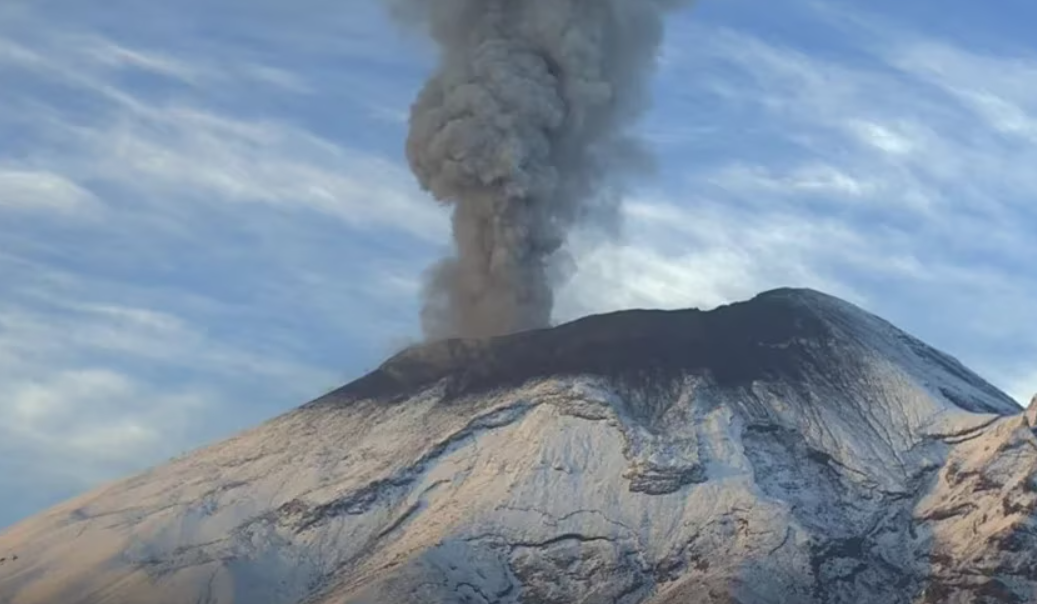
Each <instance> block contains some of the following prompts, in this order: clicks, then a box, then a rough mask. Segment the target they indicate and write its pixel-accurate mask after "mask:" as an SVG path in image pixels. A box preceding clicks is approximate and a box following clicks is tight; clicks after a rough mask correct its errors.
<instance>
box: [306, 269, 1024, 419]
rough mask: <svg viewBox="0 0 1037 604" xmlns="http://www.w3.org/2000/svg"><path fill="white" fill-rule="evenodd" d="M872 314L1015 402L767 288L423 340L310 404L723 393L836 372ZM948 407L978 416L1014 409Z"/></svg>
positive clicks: (841, 310) (813, 296) (833, 309)
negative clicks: (579, 391) (512, 330)
mask: <svg viewBox="0 0 1037 604" xmlns="http://www.w3.org/2000/svg"><path fill="white" fill-rule="evenodd" d="M868 320H871V321H878V322H880V323H881V324H884V325H886V326H888V327H890V328H893V329H894V330H895V333H896V334H898V336H899V337H900V339H901V340H902V342H903V343H904V344H905V345H908V346H909V348H910V350H911V354H912V355H915V356H918V357H920V358H924V359H925V360H926V361H927V362H928V363H931V364H935V365H938V366H940V367H942V368H943V369H944V370H949V371H948V373H950V374H952V375H953V377H954V378H956V379H960V380H964V381H966V382H968V383H969V384H970V385H972V386H973V387H975V388H977V389H978V390H980V391H982V392H984V393H985V394H986V395H988V396H990V397H992V398H994V399H1000V400H1001V401H1002V402H1005V403H1007V404H1008V405H1011V406H1013V407H1014V406H1017V405H1016V403H1015V402H1014V401H1013V400H1012V399H1011V398H1010V397H1008V396H1007V395H1006V394H1004V393H1003V392H1001V391H1000V390H998V389H997V388H995V387H994V386H992V385H990V384H989V383H987V382H986V381H984V380H983V379H982V378H980V377H979V376H977V375H976V374H974V373H973V372H971V371H969V370H968V369H966V368H965V367H964V366H963V365H961V364H960V363H959V362H958V361H957V360H956V359H954V358H953V357H950V356H949V355H946V354H944V353H942V352H940V351H938V350H936V349H933V348H931V347H929V346H928V345H926V344H924V343H922V342H921V341H920V340H917V339H916V338H913V337H912V336H910V335H908V334H906V333H904V332H902V331H901V330H899V329H896V328H895V327H893V326H892V325H891V324H889V323H888V322H886V321H884V320H882V319H880V318H879V317H877V316H875V315H873V314H871V313H868V312H867V311H864V310H862V309H860V308H858V307H857V306H854V305H853V304H850V303H849V302H845V301H843V300H841V299H839V298H836V297H834V296H831V295H828V294H825V293H823V292H819V291H817V290H813V289H805V288H780V289H774V290H769V291H766V292H763V293H760V294H758V295H756V296H755V297H753V298H751V299H749V300H746V301H741V302H734V303H731V304H726V305H723V306H719V307H717V308H714V309H712V310H700V309H681V310H623V311H616V312H612V313H607V314H600V315H592V316H588V317H584V318H581V319H577V320H575V321H572V322H569V323H565V324H562V325H559V326H556V327H552V328H547V329H540V330H533V331H527V332H521V333H516V334H511V335H506V336H500V337H495V338H488V339H485V340H456V339H455V340H443V341H438V342H429V343H424V344H419V345H416V346H412V347H410V348H407V349H406V350H403V351H402V352H400V353H399V354H396V355H394V356H393V357H391V358H390V359H388V360H387V361H386V362H385V363H383V364H382V365H381V366H380V367H379V368H378V369H376V370H375V371H373V372H371V373H370V374H368V375H366V376H364V377H362V378H360V379H358V380H356V381H355V382H352V383H350V384H348V385H346V386H344V387H342V388H340V389H338V390H336V391H334V392H332V393H330V394H329V395H327V396H326V397H323V398H321V399H318V400H317V401H314V403H312V404H327V403H331V404H348V403H349V402H352V401H358V400H365V399H376V400H380V401H386V402H393V401H396V400H400V399H403V398H407V397H409V396H411V395H413V394H415V393H416V392H418V391H420V390H422V389H424V388H427V387H430V386H432V385H435V384H439V383H443V385H444V388H445V392H444V402H450V401H451V400H457V399H460V398H463V397H467V396H471V395H478V394H484V393H488V392H493V391H498V390H502V389H507V388H514V387H519V386H521V385H523V384H526V383H528V382H530V381H532V380H536V379H538V378H546V377H565V376H600V377H604V378H608V379H610V380H612V381H614V382H616V383H618V384H621V385H624V386H629V387H631V388H635V389H642V390H644V389H647V390H658V389H660V388H662V389H666V388H667V387H668V385H670V384H673V383H674V382H675V381H677V380H682V379H684V378H685V377H686V376H689V375H702V376H706V377H708V378H710V379H711V381H712V382H713V383H714V384H716V385H717V386H718V387H720V388H724V389H732V388H747V387H749V386H750V385H752V384H754V383H756V382H769V383H775V382H779V383H782V384H785V385H788V386H790V387H793V388H795V387H797V386H806V385H807V384H808V383H810V382H811V381H816V380H817V379H818V376H828V375H831V376H833V377H834V374H837V373H839V369H840V367H838V365H839V364H840V363H842V364H844V365H845V364H852V363H854V362H857V361H856V359H853V358H847V357H849V356H850V355H848V353H847V352H846V347H845V346H843V344H846V343H847V342H846V341H847V340H848V339H850V340H854V341H853V342H852V344H855V345H858V346H868V344H866V343H864V342H862V341H860V340H858V339H857V338H856V336H857V335H859V334H854V333H853V332H854V330H855V327H856V326H865V325H864V323H865V321H868ZM952 402H954V403H955V404H956V405H958V406H960V407H962V408H964V409H966V410H969V411H974V412H992V413H998V414H1007V413H1008V409H1010V407H1007V406H1006V407H1005V408H996V407H994V406H993V405H989V404H986V403H984V402H982V401H975V402H972V403H971V404H970V403H969V402H967V401H966V402H963V401H961V400H955V401H952ZM1020 411H1021V409H1020Z"/></svg>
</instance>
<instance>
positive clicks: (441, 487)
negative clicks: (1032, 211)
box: [0, 290, 1037, 604]
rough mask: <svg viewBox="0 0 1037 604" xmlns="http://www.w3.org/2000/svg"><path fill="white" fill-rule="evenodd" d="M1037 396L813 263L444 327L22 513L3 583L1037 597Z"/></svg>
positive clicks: (382, 597)
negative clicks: (650, 297) (701, 291)
mask: <svg viewBox="0 0 1037 604" xmlns="http://www.w3.org/2000/svg"><path fill="white" fill-rule="evenodd" d="M1035 417H1037V408H1035V409H1031V412H1029V413H1023V410H1022V409H1021V408H1019V407H1018V406H1017V405H1016V404H1015V403H1014V402H1013V401H1012V400H1010V399H1009V398H1008V397H1007V396H1005V395H1004V394H1003V393H1001V392H1000V391H998V390H997V389H996V388H994V387H992V386H991V385H989V384H987V383H986V382H984V381H983V380H982V379H980V378H979V377H977V376H976V375H975V374H973V373H972V372H970V371H969V370H968V369H966V368H965V367H963V366H962V365H961V364H960V363H958V362H957V361H956V360H954V359H953V358H950V357H948V356H947V355H944V354H942V353H940V352H938V351H936V350H934V349H932V348H930V347H928V346H926V345H925V344H923V343H922V342H920V341H918V340H917V339H915V338H913V337H911V336H909V335H907V334H905V333H904V332H902V331H899V330H898V329H896V328H894V327H893V326H891V325H890V324H888V323H886V322H884V321H882V320H881V319H879V318H877V317H875V316H873V315H870V314H868V313H866V312H864V311H862V310H860V309H858V308H856V307H854V306H852V305H850V304H847V303H845V302H842V301H840V300H838V299H835V298H832V297H829V296H826V295H824V294H820V293H817V292H813V291H808V290H778V291H773V292H768V293H765V294H761V295H760V296H758V297H756V298H754V299H753V300H750V301H748V302H744V303H739V304H734V305H731V306H727V307H722V308H719V309H717V310H714V311H710V312H701V311H695V310H689V311H675V312H648V311H631V312H622V313H616V314H612V315H606V316H597V317H590V318H587V319H583V320H581V321H577V322H575V323H571V324H567V325H563V326H560V327H557V328H554V329H550V330H544V331H536V332H528V333H523V334H518V335H514V336H509V337H505V338H498V339H494V340H489V341H478V342H472V341H468V342H464V341H451V342H441V343H436V344H431V345H425V346H421V347H417V348H413V349H410V350H407V351H405V352H403V353H401V354H400V355H398V356H396V357H395V358H393V359H390V360H389V361H388V362H387V363H386V364H385V365H383V366H382V367H381V368H379V369H378V370H377V371H375V372H374V373H372V374H370V375H368V376H366V377H364V378H363V379H361V380H359V381H357V382H354V383H352V384H350V385H348V386H346V387H344V388H342V389H340V390H339V391H337V392H334V393H331V394H329V395H328V396H325V397H323V398H321V399H319V400H316V401H314V402H312V403H309V404H307V405H305V406H303V407H301V408H299V409H297V410H295V411H293V412H291V413H288V414H286V415H284V416H282V417H279V418H277V419H274V420H272V421H270V422H268V423H266V424H264V425H262V426H260V427H258V428H256V429H254V430H251V431H249V432H246V433H244V434H241V435H239V436H237V437H235V438H232V439H230V440H227V441H225V442H221V443H218V444H216V445H214V446H211V447H208V448H206V449H203V450H200V451H197V452H195V453H192V454H190V455H188V456H185V457H183V458H181V459H177V460H174V461H172V462H171V463H168V464H166V465H163V466H160V467H157V468H155V469H153V470H151V471H149V472H146V473H144V474H142V475H140V476H136V477H133V478H131V479H129V480H125V481H123V482H120V483H118V484H114V485H111V486H108V487H105V488H102V489H100V490H98V491H96V492H93V493H90V494H88V495H85V496H83V497H80V498H78V499H76V500H73V501H70V502H68V503H66V504H63V505H61V506H58V507H57V508H54V509H52V510H50V511H48V512H46V513H44V514H41V515H40V516H38V517H36V518H33V519H30V520H29V521H26V522H24V523H22V524H20V525H17V526H15V527H13V528H11V529H10V530H8V531H7V532H6V533H4V534H3V535H0V557H2V558H3V560H0V603H3V604H54V603H63V604H133V603H148V604H186V603H220V604H229V603H236V604H304V603H305V604H346V603H350V604H361V603H363V604H404V603H412V602H413V603H457V604H460V603H471V604H488V603H498V602H499V603H514V604H518V603H528V604H554V603H557V604H572V603H585V604H591V603H602V604H604V603H623V604H634V603H643V604H677V603H681V604H684V603H694V604H710V603H715V604H720V603H732V604H733V603H736V602H737V603H741V604H765V603H766V604H771V603H773V604H788V603H803V604H814V603H816V604H829V603H832V604H835V603H846V604H868V603H876V604H879V603H881V604H893V603H933V604H935V603H937V602H939V603H946V602H949V603H966V602H968V603H972V602H1034V601H1037V523H1035V520H1034V518H1035V516H1034V511H1035V509H1037V438H1035V436H1034V431H1033V425H1032V424H1033V422H1034V418H1035ZM14 556H17V559H15V558H14Z"/></svg>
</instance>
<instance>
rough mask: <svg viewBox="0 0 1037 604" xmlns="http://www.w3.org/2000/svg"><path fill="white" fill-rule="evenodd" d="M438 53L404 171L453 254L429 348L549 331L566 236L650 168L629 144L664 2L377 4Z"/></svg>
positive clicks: (439, 280)
mask: <svg viewBox="0 0 1037 604" xmlns="http://www.w3.org/2000/svg"><path fill="white" fill-rule="evenodd" d="M387 1H388V2H390V4H391V6H392V8H393V9H395V10H394V12H395V13H396V14H397V15H398V16H402V17H403V18H404V19H407V20H410V21H411V22H416V23H418V24H420V25H421V26H422V28H423V29H425V30H426V31H427V33H428V35H429V36H430V37H431V38H432V39H433V40H434V41H435V42H436V44H437V45H438V47H439V52H440V60H439V65H438V68H437V69H436V71H435V73H434V74H433V75H432V77H431V79H429V80H428V82H427V83H426V84H425V87H424V89H423V90H422V91H421V93H420V94H419V96H418V98H417V100H416V101H415V102H414V104H413V106H412V108H411V118H410V133H409V136H408V140H407V148H406V151H407V158H408V161H409V163H410V166H411V169H412V170H413V172H414V174H415V176H416V177H417V179H418V181H419V182H420V184H421V186H422V187H423V188H424V189H425V190H427V191H428V192H430V193H431V194H432V195H433V196H434V197H435V198H436V199H437V200H438V201H440V202H442V203H444V204H449V205H451V206H452V207H453V234H454V247H455V255H454V256H453V257H449V258H446V259H444V260H442V261H440V262H438V263H437V264H435V265H434V266H433V267H432V268H431V269H430V271H429V274H428V278H427V283H426V289H425V301H424V308H423V311H422V324H423V328H424V331H425V335H426V337H427V338H429V339H439V338H448V337H487V336H493V335H500V334H505V333H511V332H516V331H522V330H527V329H534V328H539V327H546V326H548V325H549V323H550V319H551V310H552V306H553V293H552V287H553V286H554V285H556V284H557V282H558V281H559V279H560V275H559V271H558V270H556V269H557V268H558V266H557V265H558V263H559V260H560V259H561V258H563V257H564V254H563V252H564V247H565V243H566V240H567V236H568V234H569V232H570V230H571V229H572V228H573V227H574V226H575V225H577V224H581V223H592V222H594V221H596V220H604V221H606V222H608V221H609V220H612V219H615V218H616V216H618V203H619V199H620V196H621V194H622V186H623V182H624V179H625V177H627V176H629V175H630V174H631V172H633V171H638V170H641V169H643V168H644V167H645V166H647V165H650V162H648V161H646V160H647V156H646V154H644V153H643V152H642V151H641V150H640V148H639V147H638V145H637V144H636V140H635V139H634V137H633V136H632V135H631V133H630V132H629V129H630V127H631V126H633V124H634V122H635V121H636V119H637V118H638V117H639V116H640V114H641V113H642V111H643V110H644V109H645V107H646V105H647V95H648V92H647V89H648V80H649V78H650V76H651V74H652V73H653V67H654V64H655V60H656V56H657V54H658V50H659V46H660V43H661V41H662V34H663V18H664V16H665V14H666V12H667V11H668V10H669V9H671V8H673V7H674V5H676V4H679V2H675V1H673V0H425V1H420V0H387Z"/></svg>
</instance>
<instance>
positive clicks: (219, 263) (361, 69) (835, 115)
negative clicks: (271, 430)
mask: <svg viewBox="0 0 1037 604" xmlns="http://www.w3.org/2000/svg"><path fill="white" fill-rule="evenodd" d="M859 5H860V3H854V2H848V1H847V2H843V1H840V0H830V1H821V0H816V1H815V0H771V1H769V2H766V3H761V2H759V1H758V0H701V1H700V2H699V3H698V4H697V5H696V6H694V8H692V9H691V10H685V11H683V12H681V13H679V14H676V15H674V16H673V18H672V19H671V20H670V22H669V23H668V34H667V41H666V44H665V47H664V49H663V51H662V53H661V56H660V67H659V72H658V73H657V74H656V76H655V78H654V80H653V99H654V100H653V106H652V108H651V110H650V111H649V113H648V115H646V117H645V119H644V120H643V121H642V123H641V124H640V125H639V131H640V133H641V135H642V137H643V139H644V141H645V142H646V143H647V145H648V147H649V148H650V149H651V150H652V151H653V153H654V155H655V157H656V160H657V161H656V163H657V169H656V170H655V172H654V173H653V174H652V175H650V176H649V177H645V178H642V179H641V180H640V181H638V182H637V183H636V186H635V188H634V189H633V190H632V191H631V192H630V194H629V196H628V198H627V199H626V200H625V204H624V209H623V218H624V220H623V225H622V229H621V232H619V233H618V234H617V236H616V237H614V238H611V239H609V240H607V241H602V240H600V238H597V239H593V240H592V238H590V237H583V236H581V235H580V234H579V233H577V235H576V237H575V238H574V242H573V245H572V249H571V252H572V255H573V258H574V262H575V267H576V269H577V270H576V272H575V274H574V276H573V278H572V279H571V280H570V281H569V282H568V283H567V284H566V285H565V286H564V287H563V288H562V289H561V290H560V291H559V294H558V295H559V300H558V306H557V309H556V320H557V321H559V322H561V321H565V320H569V319H573V318H576V317H579V316H582V315H585V314H589V313H595V312H604V311H610V310H617V309H625V308H682V307H693V306H694V307H702V308H711V307H715V306H717V305H720V304H724V303H729V302H733V301H737V300H742V299H747V298H749V297H752V296H753V295H754V294H756V293H758V292H760V291H763V290H766V289H770V288H774V287H781V286H805V287H813V288H816V289H820V290H823V291H826V292H828V293H832V294H835V295H838V296H840V297H843V298H845V299H847V300H850V301H852V302H854V303H857V304H859V305H861V306H863V307H864V308H866V309H868V310H870V311H872V312H875V313H877V314H879V315H880V316H882V317H884V318H886V319H888V320H890V321H892V322H893V323H894V324H896V325H898V326H900V327H901V328H903V329H905V330H907V331H909V332H910V333H912V334H914V335H916V336H918V337H920V338H922V339H923V340H925V341H927V342H929V343H930V344H933V345H935V346H937V347H938V348H941V349H943V350H945V351H947V352H949V353H950V354H952V355H954V356H956V357H958V358H959V359H961V360H962V361H963V362H965V363H966V364H967V365H969V366H970V367H972V368H973V369H975V370H977V371H978V372H980V373H981V374H982V375H984V376H985V377H987V378H988V379H989V380H991V381H992V382H993V383H994V384H995V385H997V386H999V387H1001V388H1002V389H1004V390H1005V391H1006V392H1008V393H1010V394H1011V395H1012V396H1014V397H1015V398H1016V399H1017V400H1019V401H1020V402H1023V401H1026V400H1029V397H1030V395H1031V394H1033V392H1037V304H1035V303H1034V301H1035V300H1037V271H1035V270H1034V269H1033V266H1034V260H1035V258H1037V243H1035V239H1034V237H1033V233H1035V232H1037V204H1035V203H1034V199H1035V198H1037V170H1034V169H1033V166H1035V165H1037V48H1034V47H1033V45H1032V43H1028V41H1029V40H1032V34H1031V31H1029V28H1028V26H1027V24H1030V23H1033V22H1034V20H1035V19H1037V5H1035V4H1034V3H1033V2H1031V1H1029V0H1001V1H999V2H998V3H997V4H996V9H994V8H991V7H992V6H993V5H992V4H990V3H977V2H963V1H960V0H944V1H941V2H915V3H904V2H899V1H896V2H894V1H893V0H877V1H875V2H870V3H867V8H866V9H863V10H862V9H861V8H860V6H859ZM434 64H435V51H434V49H433V48H432V47H431V46H429V44H428V43H427V42H425V41H423V40H421V39H420V38H417V37H415V36H414V35H413V34H412V33H411V32H405V31H401V30H400V29H399V28H397V27H395V26H394V25H393V24H391V23H390V22H389V21H388V20H387V19H386V16H385V15H384V14H383V9H382V7H381V6H380V5H379V4H378V3H377V2H376V1H375V0H293V1H292V2H288V1H287V0H249V1H246V0H180V1H178V2H175V3H174V2H168V3H157V2H151V1H145V0H104V1H102V0H79V1H77V2H69V1H67V0H64V1H62V0H4V1H3V2H2V3H0V494H2V497H0V527H3V526H7V525H10V524H12V523H14V522H16V521H18V520H19V519H22V518H25V517H27V516H29V515H32V514H35V513H38V512H40V511H42V510H43V509H45V508H47V507H49V506H51V505H54V504H56V503H58V502H60V501H62V500H64V499H66V498H68V497H71V496H73V495H75V494H78V493H81V492H83V491H85V490H87V489H90V488H93V487H95V486H97V485H99V484H102V483H104V482H106V481H110V480H114V479H118V478H120V477H124V476H127V475H130V474H133V473H135V472H138V471H140V470H143V469H145V468H147V467H149V466H151V465H154V464H156V463H161V462H162V461H164V460H167V459H169V458H170V457H172V456H175V455H178V454H181V453H184V452H186V451H189V450H192V449H194V448H196V447H199V446H202V445H204V444H206V443H211V442H213V441H215V440H218V439H221V438H225V437H227V436H230V435H232V434H234V433H236V432H238V431H240V430H243V429H246V428H248V427H251V426H254V425H256V424H257V423H260V422H262V421H265V420H267V419H269V418H272V417H275V416H277V415H278V414H281V413H283V412H286V411H288V410H290V409H292V408H294V407H296V406H298V405H299V404H302V403H304V402H306V401H307V400H310V399H312V398H314V397H316V396H319V395H321V394H323V393H325V392H327V391H329V390H331V389H333V388H335V387H337V386H340V385H342V384H344V383H346V382H348V381H351V380H352V379H355V378H357V377H359V376H360V375H362V374H363V373H365V372H366V371H369V370H371V369H373V368H374V367H376V366H377V365H378V364H379V363H380V362H381V361H382V360H384V358H385V357H386V356H388V355H390V354H392V353H393V352H395V351H397V350H399V349H400V348H402V347H403V346H406V345H408V344H411V343H414V342H415V341H417V340H418V339H419V338H420V330H419V325H418V320H417V315H418V309H419V306H420V302H419V296H420V289H421V279H422V274H423V270H424V269H425V267H426V266H427V265H429V264H430V263H431V262H433V261H434V260H435V259H437V258H439V257H440V256H442V255H443V254H445V253H448V252H449V249H450V247H449V245H450V243H449V242H450V234H449V217H448V215H447V214H446V213H445V210H444V209H443V208H441V207H439V206H438V205H437V204H436V203H434V202H432V201H431V200H430V199H429V198H428V196H427V195H425V194H423V193H422V192H421V191H420V190H419V188H418V187H417V185H416V184H415V182H414V179H413V178H412V177H411V175H410V174H409V172H408V170H407V166H406V162H405V160H404V157H403V141H404V139H405V137H406V131H407V113H408V109H409V104H410V102H411V100H412V98H413V97H414V95H415V94H416V92H417V90H418V89H419V87H420V86H421V83H422V81H423V79H424V78H425V77H426V76H427V75H428V73H429V71H430V70H431V69H432V68H433V66H434Z"/></svg>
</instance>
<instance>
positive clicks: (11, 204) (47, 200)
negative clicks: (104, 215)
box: [0, 166, 101, 214]
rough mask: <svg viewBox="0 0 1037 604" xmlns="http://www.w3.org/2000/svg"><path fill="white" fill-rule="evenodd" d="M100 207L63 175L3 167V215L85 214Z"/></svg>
mask: <svg viewBox="0 0 1037 604" xmlns="http://www.w3.org/2000/svg"><path fill="white" fill-rule="evenodd" d="M100 207H101V205H100V202H99V200H98V199H97V198H96V197H95V196H94V194H93V193H91V192H90V191H88V190H86V189H84V188H83V187H81V186H79V185H78V184H76V183H75V182H73V181H71V180H69V179H68V178H66V177H64V176H62V175H60V174H54V173H52V172H45V171H40V170H24V169H18V168H5V167H3V166H0V212H2V211H4V210H15V211H29V212H58V213H61V214H81V213H85V212H90V211H96V210H97V209H100Z"/></svg>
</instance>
